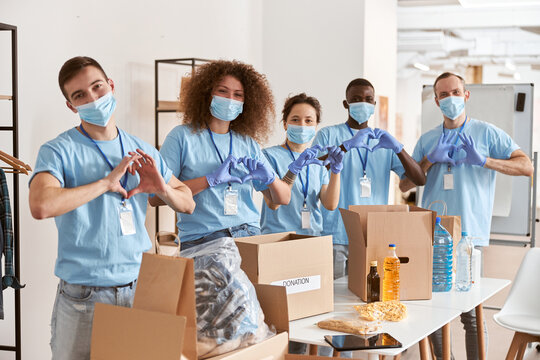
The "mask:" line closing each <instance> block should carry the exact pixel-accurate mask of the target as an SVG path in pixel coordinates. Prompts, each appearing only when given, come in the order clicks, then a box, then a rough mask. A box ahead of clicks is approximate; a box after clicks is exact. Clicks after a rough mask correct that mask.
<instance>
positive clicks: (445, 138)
mask: <svg viewBox="0 0 540 360" xmlns="http://www.w3.org/2000/svg"><path fill="white" fill-rule="evenodd" d="M455 135H456V134H455V133H450V132H448V133H446V134H444V132H443V133H442V134H441V136H440V137H439V142H438V143H437V145H436V146H435V148H434V149H433V150H432V151H431V152H430V153H429V154H427V159H428V161H429V162H430V163H432V164H436V163H449V164H450V165H456V162H455V161H454V159H452V158H451V157H450V151H452V152H455V151H456V149H457V147H456V146H455V145H454V140H455V139H456V136H455Z"/></svg>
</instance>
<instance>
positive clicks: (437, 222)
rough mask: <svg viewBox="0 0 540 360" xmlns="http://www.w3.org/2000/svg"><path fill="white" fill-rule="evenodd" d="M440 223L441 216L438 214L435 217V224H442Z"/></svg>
mask: <svg viewBox="0 0 540 360" xmlns="http://www.w3.org/2000/svg"><path fill="white" fill-rule="evenodd" d="M440 223H441V218H440V217H438V216H437V217H436V218H435V224H440Z"/></svg>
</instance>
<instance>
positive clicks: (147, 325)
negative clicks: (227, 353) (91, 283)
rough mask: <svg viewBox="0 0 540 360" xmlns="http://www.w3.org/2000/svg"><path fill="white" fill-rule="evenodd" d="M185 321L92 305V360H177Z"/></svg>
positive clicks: (180, 349)
mask: <svg viewBox="0 0 540 360" xmlns="http://www.w3.org/2000/svg"><path fill="white" fill-rule="evenodd" d="M185 326H186V318H185V317H183V316H176V315H170V314H163V313H157V312H152V311H145V310H138V309H131V308H125V307H121V306H114V305H109V304H99V303H96V305H95V312H94V323H93V326H92V344H91V355H90V358H91V359H92V360H109V359H115V360H124V359H125V360H148V359H161V360H178V359H180V355H181V354H182V344H183V341H182V339H183V338H184V329H185Z"/></svg>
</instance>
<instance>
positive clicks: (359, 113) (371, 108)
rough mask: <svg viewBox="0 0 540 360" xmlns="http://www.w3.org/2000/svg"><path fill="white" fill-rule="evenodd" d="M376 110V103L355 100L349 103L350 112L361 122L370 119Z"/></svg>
mask: <svg viewBox="0 0 540 360" xmlns="http://www.w3.org/2000/svg"><path fill="white" fill-rule="evenodd" d="M374 112H375V105H373V104H370V103H367V102H355V103H350V104H349V114H350V115H351V117H352V118H353V119H354V120H356V122H358V123H359V124H363V123H365V122H366V121H368V120H369V118H370V117H371V115H373V113H374Z"/></svg>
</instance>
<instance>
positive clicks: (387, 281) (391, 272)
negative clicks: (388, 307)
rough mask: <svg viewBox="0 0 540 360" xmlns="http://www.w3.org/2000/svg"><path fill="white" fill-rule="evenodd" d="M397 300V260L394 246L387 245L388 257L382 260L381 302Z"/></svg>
mask: <svg viewBox="0 0 540 360" xmlns="http://www.w3.org/2000/svg"><path fill="white" fill-rule="evenodd" d="M389 300H399V258H398V257H397V255H396V245H394V244H390V245H388V256H387V257H385V258H384V278H383V294H382V301H389Z"/></svg>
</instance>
